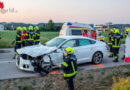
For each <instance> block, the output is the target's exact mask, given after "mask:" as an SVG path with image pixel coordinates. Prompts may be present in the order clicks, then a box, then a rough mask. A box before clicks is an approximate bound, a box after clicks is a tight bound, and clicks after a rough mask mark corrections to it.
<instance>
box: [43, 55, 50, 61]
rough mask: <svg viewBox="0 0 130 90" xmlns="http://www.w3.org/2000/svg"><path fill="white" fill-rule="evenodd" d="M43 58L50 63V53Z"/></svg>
mask: <svg viewBox="0 0 130 90" xmlns="http://www.w3.org/2000/svg"><path fill="white" fill-rule="evenodd" d="M43 60H44V62H46V63H50V57H49V55H45V56H43Z"/></svg>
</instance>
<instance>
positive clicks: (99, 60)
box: [92, 52, 103, 64]
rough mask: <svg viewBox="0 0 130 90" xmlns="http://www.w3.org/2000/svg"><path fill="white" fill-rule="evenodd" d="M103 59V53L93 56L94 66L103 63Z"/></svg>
mask: <svg viewBox="0 0 130 90" xmlns="http://www.w3.org/2000/svg"><path fill="white" fill-rule="evenodd" d="M102 59H103V55H102V53H101V52H96V53H95V54H94V55H93V58H92V62H93V63H94V64H100V63H102Z"/></svg>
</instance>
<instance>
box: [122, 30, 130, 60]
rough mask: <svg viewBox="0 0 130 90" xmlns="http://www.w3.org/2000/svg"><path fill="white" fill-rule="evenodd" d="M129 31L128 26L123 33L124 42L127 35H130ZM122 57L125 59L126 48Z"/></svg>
mask: <svg viewBox="0 0 130 90" xmlns="http://www.w3.org/2000/svg"><path fill="white" fill-rule="evenodd" d="M128 32H129V29H128V28H127V29H126V30H125V33H124V34H123V40H124V42H125V39H126V37H127V35H128ZM124 48H125V45H124ZM121 59H122V60H124V59H125V49H124V52H123V57H122V58H121Z"/></svg>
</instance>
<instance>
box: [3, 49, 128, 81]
mask: <svg viewBox="0 0 130 90" xmlns="http://www.w3.org/2000/svg"><path fill="white" fill-rule="evenodd" d="M122 52H123V48H121V49H120V56H122ZM13 55H14V52H13V49H0V80H4V79H13V78H22V77H37V76H39V74H38V73H32V72H25V71H21V70H19V69H18V68H17V67H16V65H15V60H14V59H12V58H13ZM120 58H121V57H120ZM112 60H113V58H106V59H105V60H103V63H102V64H98V65H94V64H91V63H85V64H82V65H79V69H80V70H83V69H86V70H90V69H97V68H106V67H113V66H119V65H125V64H130V63H125V62H124V61H122V60H121V59H120V60H119V62H117V63H114V62H112Z"/></svg>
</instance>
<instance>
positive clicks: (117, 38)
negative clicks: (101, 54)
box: [112, 34, 122, 48]
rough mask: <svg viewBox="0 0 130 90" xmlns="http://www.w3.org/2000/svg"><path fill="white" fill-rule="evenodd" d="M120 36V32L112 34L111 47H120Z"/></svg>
mask: <svg viewBox="0 0 130 90" xmlns="http://www.w3.org/2000/svg"><path fill="white" fill-rule="evenodd" d="M121 39H122V36H121V35H120V34H114V36H113V37H112V47H113V48H120V45H121Z"/></svg>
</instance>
